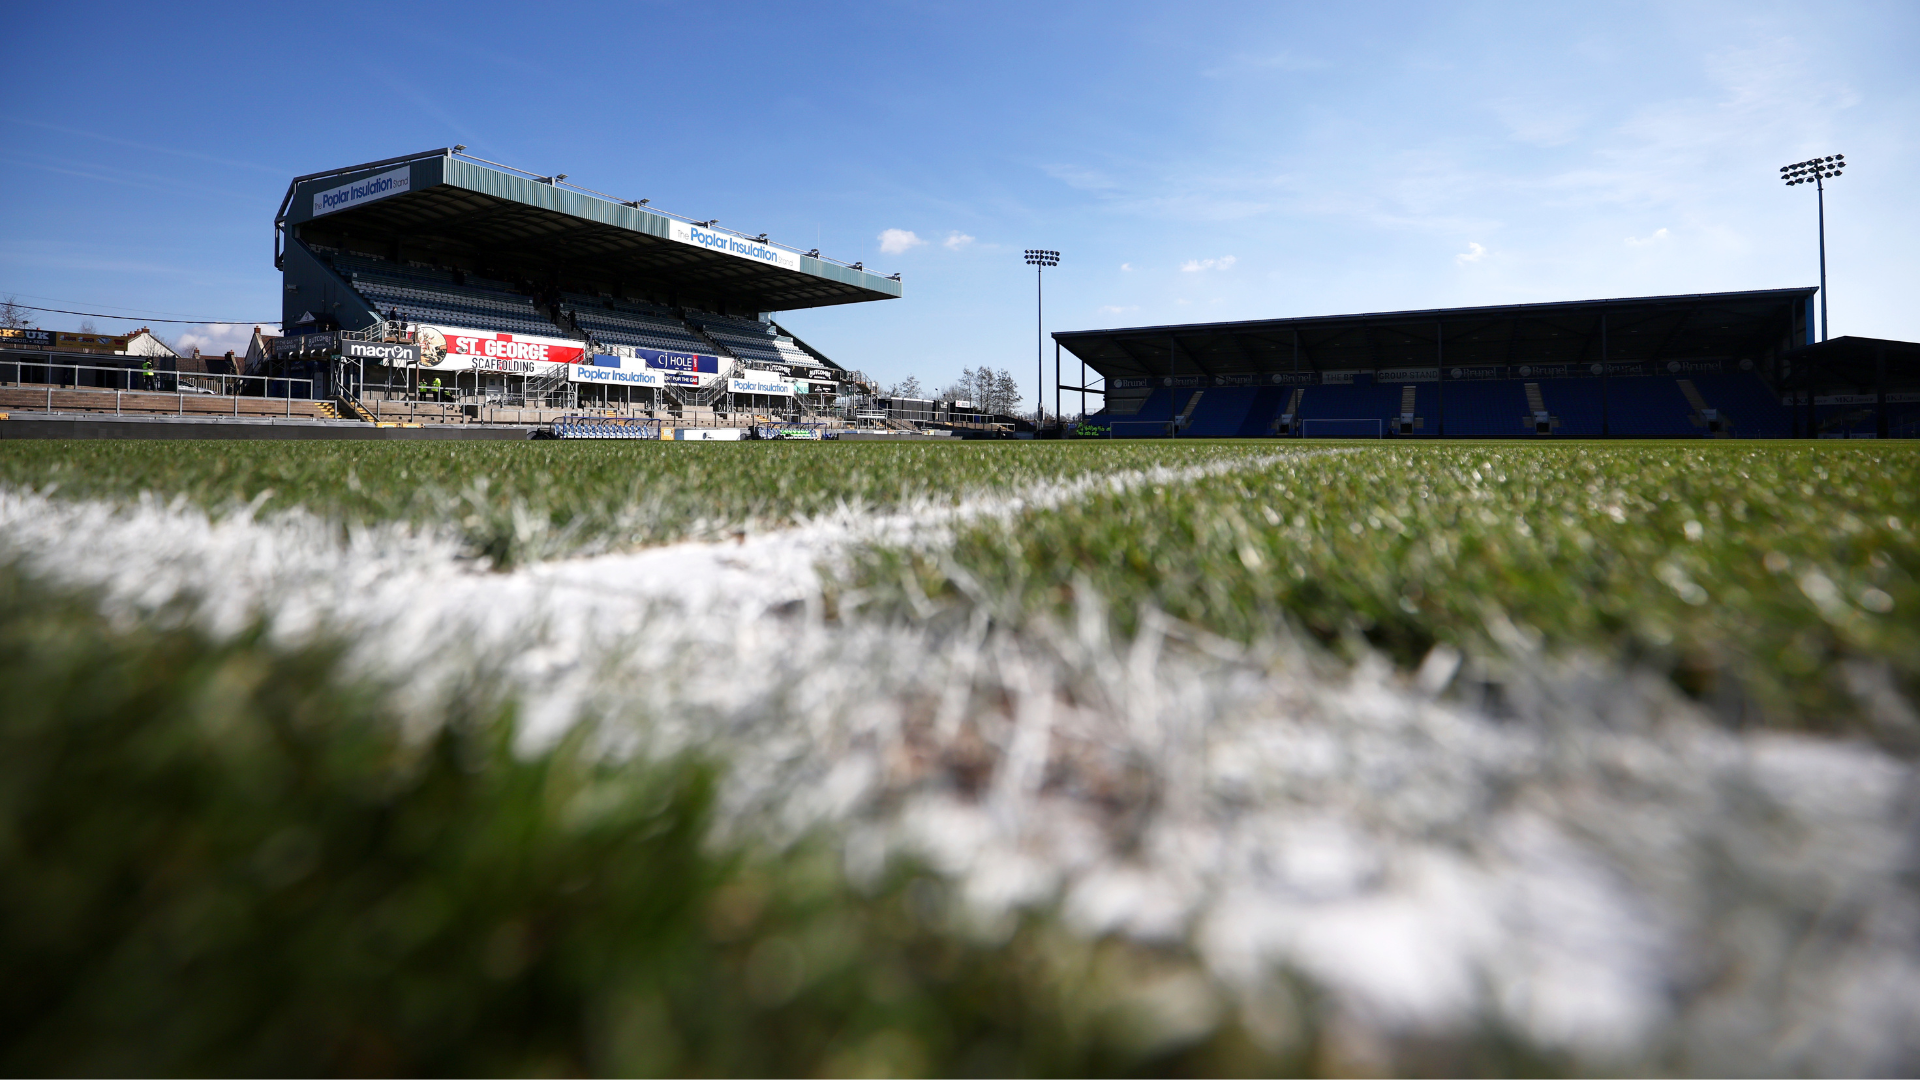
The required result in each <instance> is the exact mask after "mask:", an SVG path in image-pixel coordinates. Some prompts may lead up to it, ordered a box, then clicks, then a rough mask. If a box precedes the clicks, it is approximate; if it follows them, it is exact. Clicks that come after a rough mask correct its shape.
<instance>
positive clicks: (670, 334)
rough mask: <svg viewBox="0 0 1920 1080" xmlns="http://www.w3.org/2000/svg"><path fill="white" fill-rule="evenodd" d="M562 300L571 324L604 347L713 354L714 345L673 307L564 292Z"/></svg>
mask: <svg viewBox="0 0 1920 1080" xmlns="http://www.w3.org/2000/svg"><path fill="white" fill-rule="evenodd" d="M561 300H562V302H563V306H564V309H565V310H566V312H567V314H568V315H569V316H570V317H571V322H572V323H573V324H574V325H577V326H579V328H580V329H581V330H583V331H586V332H587V333H589V334H591V335H592V336H593V339H594V340H595V341H598V342H601V343H602V344H606V345H635V346H639V347H641V348H646V349H666V350H669V351H672V352H693V353H711V352H713V346H712V345H711V344H710V343H708V342H707V341H705V340H703V339H702V338H700V337H699V336H698V335H697V334H695V333H694V332H693V331H692V330H691V329H689V328H688V326H687V324H686V323H684V322H682V321H680V318H679V316H677V315H675V314H674V313H673V311H672V309H670V308H666V307H662V306H660V305H658V304H649V303H646V302H644V301H639V300H627V299H621V298H613V297H601V296H587V295H585V294H582V293H562V294H561Z"/></svg>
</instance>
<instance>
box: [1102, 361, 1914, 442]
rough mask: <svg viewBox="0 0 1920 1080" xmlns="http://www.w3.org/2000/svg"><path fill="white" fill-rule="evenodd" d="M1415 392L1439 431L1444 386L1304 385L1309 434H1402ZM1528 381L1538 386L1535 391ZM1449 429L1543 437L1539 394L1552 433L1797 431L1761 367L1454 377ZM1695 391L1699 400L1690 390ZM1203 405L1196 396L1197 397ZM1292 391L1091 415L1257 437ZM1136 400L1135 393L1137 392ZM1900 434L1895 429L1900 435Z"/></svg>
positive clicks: (1198, 433)
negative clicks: (1174, 419) (1718, 421)
mask: <svg viewBox="0 0 1920 1080" xmlns="http://www.w3.org/2000/svg"><path fill="white" fill-rule="evenodd" d="M1409 387H1411V389H1412V390H1413V394H1412V395H1411V399H1412V404H1413V415H1414V418H1415V420H1416V422H1417V426H1416V427H1415V428H1414V430H1413V431H1412V433H1411V434H1412V435H1413V436H1414V437H1416V438H1432V437H1434V436H1437V435H1439V434H1440V433H1441V430H1440V429H1441V423H1440V421H1441V419H1442V410H1441V405H1442V399H1441V394H1442V388H1441V386H1440V385H1439V384H1438V383H1432V382H1424V383H1398V382H1391V381H1389V382H1383V383H1377V384H1376V383H1371V382H1368V381H1365V379H1364V377H1362V379H1361V381H1358V382H1354V383H1351V384H1335V385H1327V386H1309V387H1305V388H1304V389H1303V391H1302V393H1301V400H1300V405H1299V417H1298V418H1299V419H1300V420H1303V421H1306V424H1305V434H1306V435H1307V436H1308V437H1315V436H1318V437H1324V438H1340V437H1353V436H1371V435H1374V434H1376V433H1379V434H1393V433H1395V432H1394V430H1393V429H1394V427H1395V425H1396V424H1397V422H1398V421H1399V419H1400V416H1401V413H1402V412H1403V411H1404V408H1405V405H1406V402H1407V397H1408V396H1407V393H1406V391H1407V389H1408V388H1409ZM1529 387H1531V388H1532V389H1531V391H1530V390H1529ZM1444 390H1445V422H1446V423H1445V428H1446V435H1447V436H1448V437H1449V438H1460V437H1466V438H1481V439H1486V438H1495V439H1516V438H1537V437H1539V433H1538V432H1537V431H1536V430H1535V429H1534V425H1533V420H1532V416H1533V412H1534V403H1535V402H1536V401H1537V402H1538V404H1539V406H1540V407H1541V408H1544V409H1545V410H1546V412H1547V414H1548V415H1549V416H1551V417H1552V418H1553V422H1554V427H1553V429H1552V431H1553V435H1555V436H1559V437H1571V438H1598V437H1599V436H1600V435H1601V433H1602V432H1603V431H1605V432H1607V433H1609V434H1611V435H1614V436H1622V437H1627V438H1633V437H1642V438H1696V437H1704V436H1707V435H1709V434H1712V432H1710V431H1709V429H1708V426H1707V424H1706V422H1705V420H1704V419H1703V417H1702V415H1701V411H1702V410H1703V409H1713V410H1715V411H1717V412H1718V413H1719V415H1720V417H1721V418H1722V419H1723V420H1724V421H1726V428H1727V434H1729V435H1731V436H1732V437H1735V438H1788V437H1791V436H1792V435H1793V433H1794V413H1793V410H1792V409H1791V408H1789V407H1788V406H1786V405H1783V404H1781V402H1780V399H1779V396H1778V395H1777V394H1775V393H1774V391H1773V390H1772V389H1771V388H1770V387H1768V385H1767V384H1766V383H1765V382H1764V381H1763V380H1762V379H1761V378H1760V377H1759V376H1758V375H1756V374H1753V373H1751V372H1734V373H1730V374H1707V375H1693V376H1681V377H1669V376H1660V377H1656V378H1616V379H1609V380H1607V381H1605V382H1604V383H1603V382H1602V381H1601V380H1599V379H1531V380H1530V379H1490V380H1486V381H1478V380H1461V381H1458V382H1448V383H1447V384H1446V386H1445V388H1444ZM1689 391H1691V394H1692V397H1689V396H1688V395H1689ZM1196 393H1197V394H1198V395H1199V400H1197V401H1195V400H1194V395H1195V394H1196ZM1292 394H1293V388H1291V387H1254V386H1246V387H1242V386H1222V387H1204V388H1199V389H1187V388H1179V389H1175V390H1171V391H1169V390H1166V389H1163V388H1162V389H1155V390H1153V391H1152V392H1150V393H1149V394H1148V395H1147V397H1146V398H1145V400H1144V401H1143V402H1142V403H1141V405H1140V407H1139V410H1138V411H1137V412H1134V411H1127V410H1126V409H1119V410H1115V411H1106V410H1103V411H1101V412H1099V413H1095V414H1094V415H1092V416H1090V417H1088V422H1089V423H1091V424H1095V425H1111V426H1113V428H1114V437H1115V438H1147V437H1151V438H1159V437H1161V436H1163V435H1164V434H1165V433H1166V422H1167V419H1168V417H1169V410H1170V409H1171V410H1173V412H1175V413H1177V414H1179V415H1182V416H1183V417H1184V419H1183V420H1182V424H1181V428H1180V433H1181V435H1183V436H1189V437H1196V438H1198V437H1212V438H1221V437H1240V438H1258V437H1263V436H1268V435H1272V434H1273V422H1274V420H1276V419H1277V418H1278V415H1279V412H1280V410H1282V409H1283V408H1285V407H1286V404H1287V402H1288V400H1289V399H1290V398H1291V396H1292ZM1136 400H1138V399H1136ZM1893 413H1894V416H1893V419H1892V424H1893V426H1894V427H1895V428H1901V425H1905V428H1903V429H1902V430H1905V429H1911V428H1913V427H1915V426H1916V425H1920V409H1916V408H1915V407H1913V406H1908V405H1903V406H1899V407H1896V408H1895V409H1894V410H1893ZM1818 416H1819V418H1820V421H1821V422H1822V423H1823V424H1825V423H1831V424H1832V431H1833V433H1834V434H1841V433H1848V432H1850V433H1852V434H1854V435H1862V434H1871V433H1872V432H1873V430H1874V418H1873V413H1872V410H1871V409H1870V408H1868V409H1864V410H1863V409H1862V407H1861V406H1857V405H1854V406H1821V407H1820V408H1819V410H1818ZM1897 433H1898V432H1896V434H1897Z"/></svg>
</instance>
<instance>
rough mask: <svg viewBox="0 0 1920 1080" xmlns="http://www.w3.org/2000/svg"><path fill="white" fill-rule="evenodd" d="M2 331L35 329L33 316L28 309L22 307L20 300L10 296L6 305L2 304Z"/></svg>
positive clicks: (0, 321) (0, 326)
mask: <svg viewBox="0 0 1920 1080" xmlns="http://www.w3.org/2000/svg"><path fill="white" fill-rule="evenodd" d="M0 329H5V330H32V329H35V327H34V325H33V316H32V315H31V314H30V313H29V312H28V311H27V309H26V308H24V307H21V306H20V301H19V300H17V299H15V298H14V297H11V296H9V297H7V299H6V301H5V302H4V303H0Z"/></svg>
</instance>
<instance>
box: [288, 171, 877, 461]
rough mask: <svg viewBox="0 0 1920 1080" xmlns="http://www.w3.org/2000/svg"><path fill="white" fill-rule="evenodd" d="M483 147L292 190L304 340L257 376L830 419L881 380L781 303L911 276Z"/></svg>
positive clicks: (479, 402)
mask: <svg viewBox="0 0 1920 1080" xmlns="http://www.w3.org/2000/svg"><path fill="white" fill-rule="evenodd" d="M464 149H465V148H464V147H449V148H443V149H439V150H432V151H427V152H424V153H420V154H414V155H409V156H405V157H398V158H391V159H387V160H384V161H376V162H368V163H366V164H362V165H355V166H351V167H347V168H342V169H334V170H329V171H327V172H322V173H314V174H311V175H308V176H302V177H298V178H296V179H295V180H294V181H293V182H292V183H290V184H289V185H288V187H287V193H286V196H285V198H284V199H283V200H282V203H281V207H280V212H279V214H278V215H277V216H276V217H275V220H274V262H275V266H276V267H277V268H278V269H279V270H280V271H281V273H282V277H283V292H282V301H283V304H282V310H283V312H284V317H285V323H284V325H285V328H286V337H285V338H283V339H282V341H281V342H280V344H279V345H278V346H277V348H276V350H275V354H274V355H273V356H272V357H271V358H269V359H268V360H267V361H266V362H265V364H264V369H263V370H259V371H255V372H252V374H257V375H273V376H278V377H298V378H301V379H305V380H309V381H311V382H312V383H313V384H315V385H317V386H321V387H323V388H324V392H325V394H327V395H331V396H335V397H338V398H340V399H341V404H342V406H343V408H346V409H348V410H350V411H352V412H359V411H360V410H361V408H362V407H363V406H370V407H371V408H372V410H373V414H374V415H385V412H384V410H385V409H386V408H387V407H388V406H389V405H395V404H396V403H410V404H409V405H408V406H407V408H409V409H412V408H413V406H414V405H426V406H429V407H430V408H431V411H433V412H435V413H436V414H440V415H445V414H447V413H448V409H447V406H448V405H449V404H454V405H457V406H458V411H457V413H456V414H455V415H456V417H457V416H466V417H474V418H486V417H487V416H489V415H491V413H492V412H494V411H497V410H500V409H511V410H513V415H514V416H516V417H524V416H526V415H527V414H528V412H529V410H531V411H532V413H533V414H534V415H535V416H536V417H537V416H539V415H540V414H542V413H545V412H567V411H571V410H577V409H580V408H583V407H589V406H592V407H598V408H602V409H603V410H606V411H633V410H636V409H638V410H641V411H644V412H646V413H647V414H648V415H649V416H652V415H668V414H671V415H673V416H676V417H686V418H691V417H692V416H693V414H698V416H699V417H701V418H704V419H707V420H711V421H713V422H726V423H737V424H750V423H753V422H755V420H756V419H761V418H766V417H780V418H784V419H817V420H819V419H828V418H831V417H833V416H837V415H842V414H845V413H847V412H848V411H849V410H850V408H851V405H850V400H851V399H852V398H853V397H855V396H857V394H858V393H859V392H862V391H863V390H864V388H863V387H862V386H860V385H859V379H858V378H857V373H851V372H848V371H847V370H846V369H845V368H843V367H842V366H841V365H839V364H837V363H835V362H834V361H833V360H831V359H829V358H828V357H827V356H825V355H824V354H822V353H821V352H819V351H818V350H817V349H814V348H813V347H811V346H809V345H808V344H806V343H805V342H804V341H801V340H800V339H799V338H797V337H795V336H794V335H793V334H791V333H790V332H788V331H787V330H786V329H785V328H783V327H781V326H780V325H779V324H778V323H777V322H775V321H774V319H773V313H776V312H781V311H790V310H795V309H801V308H811V307H821V306H826V305H832V304H849V303H861V302H866V301H872V300H886V299H893V298H896V297H899V296H900V295H901V283H900V277H899V275H897V274H896V275H893V276H891V277H883V276H881V275H880V274H877V273H874V272H872V271H869V270H867V269H865V268H864V267H863V266H862V265H861V264H859V263H853V264H846V263H841V262H838V261H835V260H832V259H828V258H825V257H823V256H821V254H820V253H819V252H818V251H817V250H810V251H804V252H803V251H800V250H798V249H796V248H791V247H787V246H784V245H781V244H779V243H777V242H774V241H771V240H769V239H768V238H767V236H766V235H765V234H760V235H757V236H749V235H746V234H744V233H741V232H738V231H734V230H729V229H723V228H721V227H719V226H718V224H717V223H716V222H715V221H713V220H711V219H709V220H694V219H692V218H689V217H686V216H684V215H679V214H674V213H670V212H667V211H663V210H660V209H659V208H657V207H653V206H651V205H650V204H649V203H648V201H647V200H644V199H638V200H620V199H617V198H615V197H613V196H609V195H605V194H603V193H600V192H595V191H592V190H590V189H585V188H579V187H576V186H572V185H567V184H565V183H564V181H565V177H563V176H538V175H535V174H533V173H528V172H524V171H522V170H518V169H514V168H511V167H509V166H504V165H500V164H498V163H495V162H488V161H485V160H482V159H479V158H474V157H472V156H470V155H467V154H465V153H464ZM588 368H594V369H599V370H594V371H588V370H586V369H588ZM609 369H610V370H609ZM611 372H621V373H623V374H619V375H615V374H612V373H611ZM396 407H397V406H396ZM414 411H417V410H414Z"/></svg>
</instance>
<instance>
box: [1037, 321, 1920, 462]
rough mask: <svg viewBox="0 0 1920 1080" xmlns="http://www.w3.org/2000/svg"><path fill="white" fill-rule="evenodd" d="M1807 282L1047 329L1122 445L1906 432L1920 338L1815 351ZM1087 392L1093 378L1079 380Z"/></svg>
mask: <svg viewBox="0 0 1920 1080" xmlns="http://www.w3.org/2000/svg"><path fill="white" fill-rule="evenodd" d="M1817 292H1818V290H1816V289H1813V288H1795V289H1772V290H1761V291H1753V292H1723V293H1701V294H1693V295H1684V296H1652V297H1635V298H1627V299H1615V300H1586V301H1573V302H1566V303H1545V304H1515V305H1504V306H1496V307H1471V308H1447V309H1436V310H1427V311H1397V312H1386V313H1376V314H1363V315H1336V316H1321V317H1310V318H1292V319H1267V320H1256V321H1245V322H1220V323H1189V324H1182V325H1174V326H1147V327H1129V328H1124V329H1117V330H1083V331H1072V332H1060V333H1055V334H1054V335H1053V337H1054V340H1055V342H1056V343H1057V346H1058V349H1060V350H1063V351H1064V352H1065V353H1067V354H1070V355H1071V356H1072V357H1073V358H1074V359H1077V360H1079V361H1081V362H1083V363H1084V364H1085V365H1086V366H1087V367H1088V368H1090V369H1092V371H1093V372H1095V373H1097V374H1098V375H1099V376H1100V378H1101V380H1102V383H1101V385H1100V386H1099V387H1097V388H1094V389H1091V390H1089V389H1088V388H1086V387H1085V386H1084V385H1075V386H1065V385H1063V386H1062V387H1061V392H1063V393H1068V394H1073V393H1087V392H1103V393H1104V405H1103V406H1102V408H1101V409H1100V410H1099V411H1098V412H1096V413H1094V414H1093V415H1091V416H1089V417H1087V418H1086V420H1085V422H1084V423H1083V425H1082V430H1083V431H1085V432H1087V433H1092V434H1101V435H1106V436H1108V437H1112V438H1167V437H1173V438H1198V437H1236V436H1238V437H1273V436H1305V437H1374V436H1389V437H1391V436H1397V437H1427V438H1435V437H1470V438H1543V437H1546V438H1551V437H1595V438H1606V437H1666V438H1686V437H1696V436H1706V437H1741V438H1791V437H1816V436H1819V437H1848V436H1855V437H1857V436H1872V437H1879V438H1889V437H1909V438H1910V437H1915V436H1916V435H1920V345H1916V344H1914V343H1910V342H1899V341H1876V340H1872V339H1861V338H1844V337H1843V338H1839V339H1835V340H1832V341H1827V342H1815V341H1814V340H1813V329H1814V318H1813V303H1814V298H1815V296H1816V295H1817ZM1084 381H1085V380H1083V383H1084Z"/></svg>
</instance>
